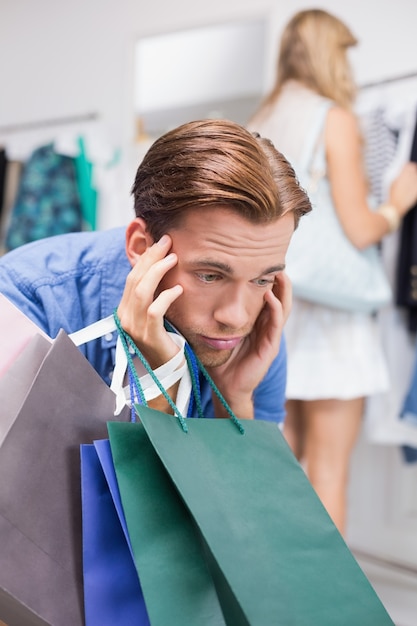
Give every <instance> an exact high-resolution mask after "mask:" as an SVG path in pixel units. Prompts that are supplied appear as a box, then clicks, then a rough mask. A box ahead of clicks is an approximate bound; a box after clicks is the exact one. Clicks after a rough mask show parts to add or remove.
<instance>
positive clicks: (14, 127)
mask: <svg viewBox="0 0 417 626" xmlns="http://www.w3.org/2000/svg"><path fill="white" fill-rule="evenodd" d="M98 117H99V115H98V113H84V114H82V115H71V116H68V117H57V118H51V119H46V120H38V121H34V122H22V123H19V124H7V125H6V126H0V134H4V133H16V132H19V131H25V130H36V129H38V128H46V127H48V126H63V125H65V124H77V123H79V122H89V121H93V120H97V119H98Z"/></svg>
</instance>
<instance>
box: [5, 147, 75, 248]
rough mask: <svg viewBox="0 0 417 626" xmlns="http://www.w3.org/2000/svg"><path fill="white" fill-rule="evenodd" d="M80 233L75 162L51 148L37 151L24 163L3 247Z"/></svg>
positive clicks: (15, 246)
mask: <svg viewBox="0 0 417 626" xmlns="http://www.w3.org/2000/svg"><path fill="white" fill-rule="evenodd" d="M79 230H82V215H81V206H80V198H79V193H78V188H77V182H76V175H75V166H74V160H73V159H72V158H70V157H67V156H63V155H60V154H56V153H55V151H54V148H53V145H52V144H48V145H46V146H42V147H41V148H38V149H36V150H35V151H34V152H33V153H32V155H31V157H30V158H29V160H28V161H27V162H26V163H25V166H24V168H23V172H22V177H21V180H20V184H19V189H18V193H17V198H16V202H15V204H14V206H13V208H12V213H11V218H10V223H9V225H8V229H7V233H6V240H5V247H6V250H12V249H14V248H17V247H18V246H20V245H22V244H24V243H28V242H30V241H36V240H38V239H42V238H44V237H50V236H52V235H58V234H61V233H68V232H75V231H79Z"/></svg>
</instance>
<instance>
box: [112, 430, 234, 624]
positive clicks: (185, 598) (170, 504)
mask: <svg viewBox="0 0 417 626" xmlns="http://www.w3.org/2000/svg"><path fill="white" fill-rule="evenodd" d="M108 431H109V439H110V444H111V451H112V456H113V462H114V467H115V470H116V476H117V481H118V485H119V489H120V494H121V499H122V503H123V509H124V513H125V516H126V522H127V527H128V531H129V536H130V540H131V544H132V549H133V554H134V558H135V564H136V567H137V571H138V574H139V578H140V581H141V585H142V590H143V595H144V598H145V602H146V607H147V611H148V614H149V618H150V622H151V624H152V626H167V625H168V624H169V626H177V625H178V626H179V625H181V626H184V625H185V624H187V626H225V624H226V622H225V620H224V617H223V613H222V609H221V606H220V603H219V600H218V597H217V594H216V589H215V586H214V583H213V579H212V577H211V575H210V572H209V570H208V567H207V564H206V562H205V559H204V556H203V553H202V548H201V542H200V538H199V535H198V533H197V531H196V528H195V525H194V522H193V519H192V517H191V515H190V514H189V511H188V510H187V508H186V507H184V506H183V504H182V502H181V500H180V498H179V497H178V494H177V492H176V490H175V488H174V486H173V484H172V482H171V481H170V479H169V477H168V475H167V473H166V472H165V470H164V468H163V466H162V464H161V462H160V460H159V458H158V456H157V454H156V452H155V450H154V448H153V446H152V445H151V443H150V441H149V439H148V437H147V435H146V433H145V431H144V429H143V427H142V425H141V424H139V423H128V424H126V423H119V422H114V423H113V422H110V423H109V424H108Z"/></svg>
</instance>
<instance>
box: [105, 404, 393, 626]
mask: <svg viewBox="0 0 417 626" xmlns="http://www.w3.org/2000/svg"><path fill="white" fill-rule="evenodd" d="M136 410H137V413H138V415H139V417H140V420H141V423H137V424H122V423H110V424H109V425H108V427H109V435H110V441H111V444H112V450H113V451H114V460H115V467H116V473H117V475H118V479H119V485H120V489H121V493H122V500H123V503H124V506H126V511H125V512H126V518H127V524H128V528H129V533H130V535H131V538H132V543H133V537H134V536H135V534H136V532H137V533H138V543H141V542H142V541H143V534H142V535H141V537H140V538H139V535H140V534H141V533H143V526H144V525H146V526H147V531H148V532H149V535H148V539H147V541H148V542H149V545H151V546H152V548H151V549H150V552H151V551H152V550H154V549H155V550H156V546H155V545H154V544H152V542H158V541H159V537H158V536H156V531H155V534H154V526H153V522H154V521H157V522H158V518H159V523H161V519H162V524H165V525H166V526H167V527H169V531H170V533H171V534H172V536H176V534H177V533H178V537H181V533H182V532H183V531H184V528H185V526H186V524H187V525H188V526H187V527H188V528H189V530H190V529H192V528H194V537H192V533H191V530H190V533H189V535H188V538H185V544H182V546H181V547H179V545H178V549H179V550H180V551H181V550H183V549H184V548H185V547H186V546H187V545H189V542H190V541H191V540H192V541H193V546H194V547H195V549H197V548H198V547H200V556H199V557H198V560H201V561H204V562H205V563H206V565H207V568H208V570H209V571H210V573H211V576H212V582H213V584H214V587H215V589H216V592H217V597H218V600H219V602H220V606H221V607H222V609H223V611H224V619H225V623H226V624H228V625H230V626H246V625H248V624H249V625H250V626H271V625H274V626H275V625H277V626H290V625H293V624H294V625H297V626H312V625H314V626H315V625H316V624H317V625H320V626H351V625H352V624H360V625H361V626H393V622H392V620H391V619H390V617H389V615H388V614H387V612H386V610H385V608H384V607H383V605H382V603H381V602H380V600H379V598H378V597H377V595H376V593H375V592H374V590H373V588H372V587H371V585H370V583H369V581H368V580H367V578H366V577H365V575H364V573H363V572H362V570H361V569H360V567H359V565H358V564H357V562H356V560H355V559H354V557H353V556H352V554H351V552H350V551H349V549H348V547H347V546H346V544H345V542H344V540H343V539H342V537H341V535H340V534H339V532H338V531H337V529H336V527H335V526H334V524H333V522H332V521H331V519H330V517H329V516H328V514H327V512H326V511H325V509H324V507H323V506H322V504H321V502H320V500H319V499H318V497H317V495H316V494H315V492H314V490H313V488H312V487H311V485H310V483H309V481H308V479H307V478H306V476H305V474H304V472H303V470H302V468H301V467H300V465H299V464H298V462H297V461H296V460H295V458H294V456H293V455H292V453H291V451H290V449H289V448H288V446H287V444H286V442H285V440H284V438H283V436H282V435H281V433H280V431H279V429H278V428H277V427H276V425H274V424H271V423H269V422H262V421H252V420H251V421H249V420H248V421H245V422H244V427H245V432H244V434H242V433H241V432H239V431H238V429H237V428H236V426H235V424H233V423H232V421H231V420H229V419H214V420H213V419H212V420H210V419H204V420H201V419H200V420H199V419H190V420H187V426H188V432H184V431H183V430H182V429H181V428H180V426H179V424H178V420H177V418H176V417H174V416H172V415H167V414H165V413H160V412H158V411H154V410H152V409H150V408H148V407H145V406H139V405H138V406H136ZM149 442H150V443H151V447H150V446H149ZM145 450H146V454H145ZM154 452H156V454H157V457H159V460H160V462H162V464H163V467H162V465H161V463H160V462H159V464H158V459H156V458H155V456H154ZM123 456H124V459H123V458H122V457H123ZM139 459H141V461H139ZM121 463H122V464H123V466H124V467H123V471H121V468H120V464H121ZM140 464H141V465H142V467H141V469H140V470H139V465H140ZM118 465H119V467H118ZM133 467H135V468H136V471H135V472H134V470H133ZM144 484H146V489H147V497H146V498H145V499H146V500H147V506H148V507H149V506H153V507H154V508H155V510H156V513H155V519H154V520H153V521H152V522H149V523H148V522H147V521H146V519H145V518H146V515H147V510H145V509H143V508H142V505H143V491H144V487H143V485H144ZM162 484H163V485H164V491H162V490H161V485H162ZM168 494H169V496H168ZM139 501H140V502H141V504H140V502H139ZM135 506H137V508H138V510H137V512H136V514H135V513H134V512H133V511H131V514H129V509H130V508H132V507H135ZM174 511H175V514H174ZM135 515H137V517H136V518H135ZM190 516H191V517H190ZM191 518H192V520H194V524H195V525H194V526H193V524H192V522H191ZM132 519H135V524H132ZM185 520H186V521H185ZM183 538H184V537H183ZM174 543H175V541H174ZM153 558H154V556H150V559H151V560H152V559H153ZM177 558H178V554H175V555H174V554H173V553H172V552H171V551H168V550H165V548H164V547H162V546H160V549H159V556H158V559H160V561H159V568H160V569H164V568H166V570H167V571H169V569H170V568H171V567H172V564H173V559H174V560H175V561H176V559H177ZM175 564H176V565H178V563H177V561H176V563H175ZM154 566H155V567H156V568H157V567H158V565H157V564H154ZM139 568H140V563H139ZM176 571H177V572H178V569H177V570H176ZM186 574H187V571H186V570H184V572H183V575H186ZM139 575H140V577H141V581H142V582H143V585H144V594H145V600H146V592H145V577H147V576H146V575H144V573H143V571H141V570H140V569H139ZM144 576H145V577H144ZM152 582H155V581H151V584H152ZM156 587H157V588H158V584H157V583H156ZM155 593H159V594H160V603H161V604H163V603H164V602H165V599H166V596H165V593H164V587H163V586H160V587H159V591H158V589H156V590H155ZM193 594H194V591H193V590H191V589H188V590H185V592H184V591H183V592H182V595H181V597H179V598H178V601H179V603H180V605H181V608H180V611H179V615H178V617H177V616H173V615H172V614H171V613H170V614H169V619H168V617H167V618H166V621H165V622H163V621H160V622H155V624H157V623H160V624H164V623H165V624H166V623H169V624H170V625H172V626H174V625H175V624H178V625H180V624H181V626H183V624H187V626H188V625H189V626H193V625H195V626H206V625H208V624H212V623H215V622H212V621H209V619H208V618H207V619H206V620H205V619H202V618H199V619H197V620H196V619H194V621H193V619H192V618H190V617H188V618H187V617H186V616H185V613H184V614H182V613H181V611H182V610H184V611H185V610H186V609H187V607H188V606H189V604H191V603H192V602H193V600H194V597H193ZM166 608H167V611H169V610H171V609H170V608H169V607H168V605H167V607H166ZM190 615H193V613H192V611H191V612H190ZM151 623H152V624H154V622H153V621H152V617H151Z"/></svg>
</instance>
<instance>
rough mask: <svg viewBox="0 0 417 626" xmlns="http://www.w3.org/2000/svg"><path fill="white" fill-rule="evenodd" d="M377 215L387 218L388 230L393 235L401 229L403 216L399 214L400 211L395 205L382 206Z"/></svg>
mask: <svg viewBox="0 0 417 626" xmlns="http://www.w3.org/2000/svg"><path fill="white" fill-rule="evenodd" d="M377 213H379V214H380V215H382V216H383V217H385V219H386V220H387V222H388V230H389V232H390V233H393V232H394V231H395V230H397V228H398V227H399V225H400V223H401V216H400V214H399V213H398V209H397V208H396V207H395V206H394V205H393V204H382V205H381V206H380V207H379V208H378V209H377Z"/></svg>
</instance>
